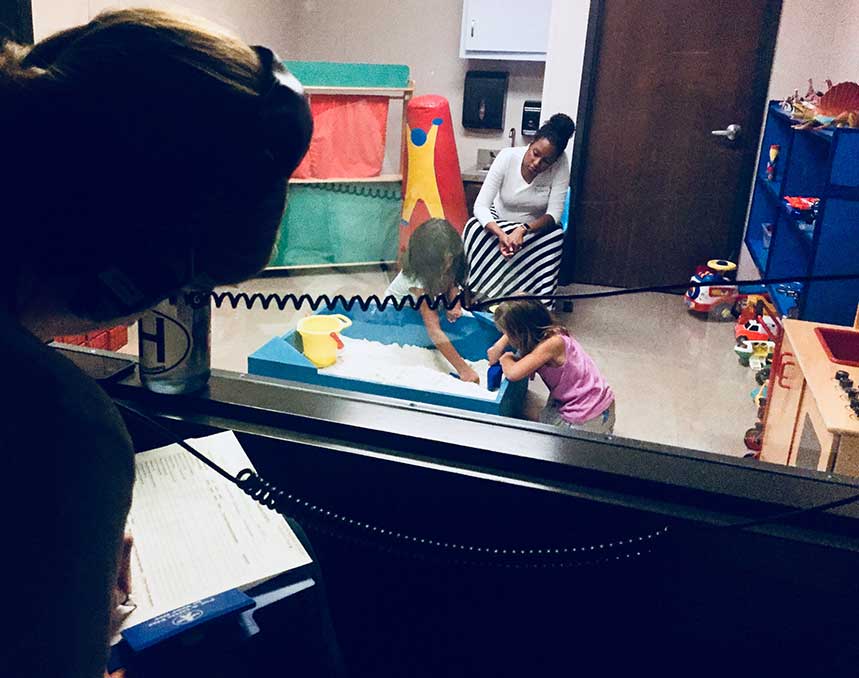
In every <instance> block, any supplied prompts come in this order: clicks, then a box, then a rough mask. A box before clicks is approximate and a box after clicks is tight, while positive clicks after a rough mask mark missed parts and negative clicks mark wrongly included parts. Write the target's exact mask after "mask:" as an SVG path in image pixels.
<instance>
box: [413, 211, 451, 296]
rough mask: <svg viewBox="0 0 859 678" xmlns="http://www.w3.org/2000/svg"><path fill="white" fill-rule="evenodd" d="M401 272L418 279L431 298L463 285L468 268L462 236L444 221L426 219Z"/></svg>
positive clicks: (414, 238) (417, 231) (416, 231)
mask: <svg viewBox="0 0 859 678" xmlns="http://www.w3.org/2000/svg"><path fill="white" fill-rule="evenodd" d="M401 264H402V269H403V272H404V273H405V274H406V275H407V276H409V277H411V278H415V279H416V280H419V281H420V283H421V285H423V286H424V289H425V290H426V293H427V294H429V295H430V296H438V295H439V294H444V293H445V292H447V291H448V290H449V289H450V287H451V286H452V285H463V284H465V278H466V272H467V267H466V264H465V249H464V248H463V245H462V237H461V236H460V235H459V233H458V232H457V231H456V229H455V228H454V227H453V226H451V225H450V223H449V222H447V221H446V220H444V219H429V220H428V221H425V222H424V223H422V224H421V225H420V226H418V227H417V228H416V229H415V231H414V233H412V236H411V237H410V238H409V243H408V245H407V246H406V250H405V252H403V256H402V261H401Z"/></svg>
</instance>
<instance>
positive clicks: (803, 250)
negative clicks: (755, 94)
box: [745, 101, 859, 325]
mask: <svg viewBox="0 0 859 678" xmlns="http://www.w3.org/2000/svg"><path fill="white" fill-rule="evenodd" d="M795 124H797V121H795V120H793V119H792V118H791V117H790V116H789V115H788V114H787V113H785V112H784V111H782V110H781V109H780V108H779V104H778V102H775V101H773V102H770V106H769V108H768V110H767V119H766V124H765V126H764V135H763V144H762V146H761V153H760V158H759V162H758V168H757V172H756V179H755V183H754V188H753V193H752V204H751V208H750V210H749V218H748V221H747V223H746V235H745V243H746V246H747V247H748V250H749V253H750V254H751V257H752V260H753V261H754V264H755V266H756V267H757V268H758V271H759V273H760V275H761V276H762V277H764V278H789V277H790V276H794V275H795V276H799V277H803V276H814V275H833V274H838V275H844V274H853V273H859V129H846V128H832V129H824V130H821V129H816V130H796V129H793V125H795ZM772 144H778V145H779V147H780V150H779V156H778V160H777V162H776V175H775V178H774V179H773V180H768V179H767V178H766V165H767V161H768V160H769V147H770V146H771V145H772ZM785 195H801V196H813V197H818V198H820V206H819V211H818V217H817V222H816V224H815V227H814V229H813V230H805V229H801V228H799V226H798V224H797V220H796V218H795V217H794V216H793V214H792V213H791V210H790V208H788V207H787V205H786V204H785V203H784V200H783V196H785ZM763 223H772V224H773V225H774V226H773V234H772V238H771V241H770V246H769V248H764V247H763V242H762V230H761V224H763ZM769 292H770V294H771V296H772V297H773V301H774V303H775V305H776V308H777V309H778V310H779V312H781V313H782V314H784V315H786V314H788V313H789V312H790V313H791V314H792V315H793V316H794V317H799V318H801V319H804V320H813V321H816V322H828V323H833V324H841V325H851V324H852V322H853V318H854V316H855V313H856V306H857V304H859V279H857V280H848V281H842V282H810V283H808V284H805V285H803V286H802V287H801V291H800V293H799V297H798V298H797V299H792V298H791V297H790V296H788V295H786V294H784V292H783V291H779V289H778V286H775V285H771V286H769Z"/></svg>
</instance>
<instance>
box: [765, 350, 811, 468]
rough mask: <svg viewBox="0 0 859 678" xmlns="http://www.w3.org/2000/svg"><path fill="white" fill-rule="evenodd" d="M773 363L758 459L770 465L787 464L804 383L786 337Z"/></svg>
mask: <svg viewBox="0 0 859 678" xmlns="http://www.w3.org/2000/svg"><path fill="white" fill-rule="evenodd" d="M782 337H783V338H782V341H781V345H780V347H779V350H778V352H777V353H776V356H775V358H774V360H773V366H772V376H771V378H770V382H769V386H768V388H769V391H768V393H767V411H766V420H765V421H764V440H763V446H762V447H761V459H762V460H763V461H768V462H770V463H773V464H785V465H786V464H787V463H788V461H789V459H790V449H791V445H792V443H793V437H794V431H795V429H796V419H797V416H798V414H799V407H800V401H801V400H802V393H803V389H804V388H805V380H804V379H803V376H802V372H801V371H800V369H799V365H798V364H797V362H796V356H795V355H794V352H793V347H792V346H791V344H790V341H788V338H787V336H786V335H782Z"/></svg>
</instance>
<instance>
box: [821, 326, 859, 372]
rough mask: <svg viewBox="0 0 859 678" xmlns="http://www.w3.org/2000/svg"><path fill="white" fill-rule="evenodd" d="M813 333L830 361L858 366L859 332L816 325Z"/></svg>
mask: <svg viewBox="0 0 859 678" xmlns="http://www.w3.org/2000/svg"><path fill="white" fill-rule="evenodd" d="M814 333H815V334H816V335H817V338H818V339H820V343H821V345H822V346H823V350H824V351H826V355H827V357H828V358H829V359H830V360H831V361H832V362H834V363H838V364H840V365H850V366H851V367H859V332H857V331H855V330H836V329H833V328H831V327H816V328H815V329H814Z"/></svg>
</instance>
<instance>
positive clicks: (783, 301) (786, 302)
mask: <svg viewBox="0 0 859 678" xmlns="http://www.w3.org/2000/svg"><path fill="white" fill-rule="evenodd" d="M780 287H781V286H780V285H767V291H768V292H769V294H770V297H771V298H772V300H773V303H774V304H775V307H776V309H777V310H778V312H779V313H781V314H782V316H784V317H785V318H787V317H794V315H795V312H794V311H793V309H794V307H796V306H797V299H794V298H793V297H791V296H790V295H789V294H787V293H786V292H783V291H780Z"/></svg>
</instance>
